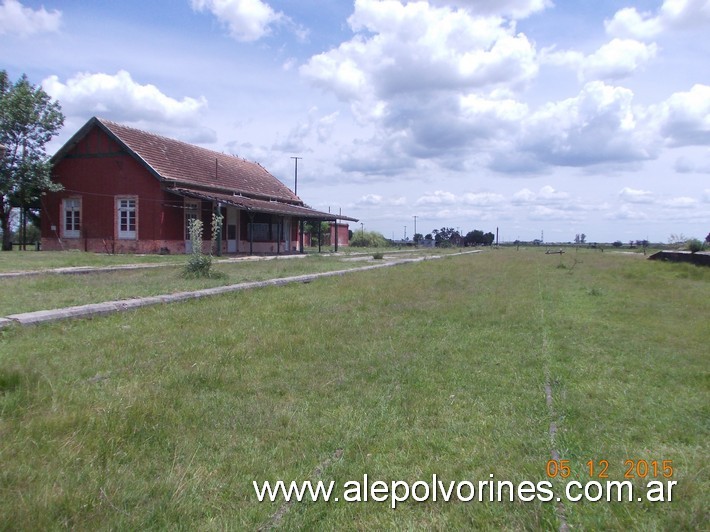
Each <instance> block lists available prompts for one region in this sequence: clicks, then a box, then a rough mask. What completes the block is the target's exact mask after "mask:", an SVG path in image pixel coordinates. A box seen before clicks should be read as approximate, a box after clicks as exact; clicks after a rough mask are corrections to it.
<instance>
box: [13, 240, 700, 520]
mask: <svg viewBox="0 0 710 532" xmlns="http://www.w3.org/2000/svg"><path fill="white" fill-rule="evenodd" d="M263 264H268V263H263ZM708 316H710V269H708V268H704V269H703V268H698V267H694V266H690V265H688V264H665V263H656V262H651V261H645V260H643V259H642V258H641V257H638V256H627V255H619V254H613V253H608V252H606V253H598V252H592V251H587V250H580V251H579V252H570V253H567V254H565V255H563V256H561V257H560V256H550V255H544V251H543V250H539V249H538V250H534V249H523V248H521V249H520V251H516V250H515V249H506V250H498V251H489V252H485V253H479V254H474V255H466V256H458V257H447V258H444V259H441V260H438V261H426V262H421V263H417V264H407V265H402V266H398V267H395V268H387V269H383V270H376V271H370V272H362V273H357V274H353V275H349V276H345V277H342V278H329V279H323V280H318V281H314V282H312V283H310V284H307V285H303V284H299V285H289V286H285V287H278V288H276V287H274V288H264V289H258V290H254V291H251V292H243V293H238V294H230V295H226V296H219V297H215V298H210V299H205V300H199V301H192V302H188V303H181V304H175V305H171V306H161V307H151V308H146V309H141V310H138V311H135V312H128V313H124V314H120V315H112V316H108V317H102V318H96V319H92V320H84V321H68V322H62V323H57V324H53V325H43V326H37V327H32V328H20V327H11V328H8V329H4V330H0V465H1V466H2V467H0V529H53V528H64V527H70V528H76V529H96V528H106V529H108V528H113V529H145V528H151V529H156V528H161V529H162V528H171V529H175V528H177V529H183V528H190V529H201V530H203V529H204V530H210V529H220V530H221V529H246V530H254V529H258V528H260V527H263V528H270V527H272V526H274V527H282V528H283V529H286V530H292V529H324V530H334V529H338V530H340V529H342V530H373V529H435V530H449V529H511V530H519V529H557V528H558V527H559V526H560V515H563V518H564V519H565V520H566V522H567V523H568V524H569V525H570V527H572V528H573V529H612V530H628V529H633V530H671V529H672V530H700V529H707V528H708V524H709V523H710V521H709V519H710V518H709V516H708V506H707V499H708V493H710V473H709V472H708V467H707V463H708V460H709V459H710V451H709V447H708V441H710V439H709V436H710V434H709V433H710V430H709V429H710V396H709V393H708V392H709V390H710V387H709V379H708V369H709V367H710V366H709V364H708V361H709V360H708V359H709V356H708V347H709V346H710V327H708V325H707V324H708ZM546 384H547V385H549V388H550V390H551V397H552V405H551V406H548V405H547V403H546V389H545V388H546ZM551 422H554V423H555V424H556V426H557V433H556V435H555V437H554V438H552V437H551V436H550V423H551ZM553 448H554V449H556V450H557V451H559V453H560V458H561V459H564V460H569V465H570V467H571V471H572V475H571V477H570V478H568V479H567V480H571V479H575V480H579V481H580V482H586V481H587V480H590V476H589V474H588V472H586V468H587V465H586V464H587V462H588V461H590V460H592V461H593V462H594V463H595V464H598V463H600V462H601V461H603V460H607V461H608V462H609V468H608V474H609V478H610V479H616V480H622V479H623V476H624V473H625V471H626V467H625V461H627V460H634V461H635V463H638V461H640V460H646V461H647V462H648V463H652V462H653V461H657V462H659V463H661V462H662V461H663V460H670V461H671V463H672V467H673V477H672V480H674V481H677V485H676V486H675V488H674V491H673V500H672V502H657V503H649V502H637V501H633V502H625V503H610V502H604V501H601V502H594V503H591V502H577V503H572V502H564V503H562V505H561V508H560V509H558V506H557V504H555V503H553V502H541V501H533V502H520V501H516V502H469V503H464V502H442V501H437V502H433V501H428V502H415V501H408V502H403V503H400V504H399V505H398V507H397V509H396V510H392V509H391V508H390V506H389V502H379V503H378V502H372V501H370V502H361V503H346V502H342V501H341V502H329V503H325V502H323V501H319V502H305V501H304V502H297V503H293V504H290V505H286V504H284V503H283V501H282V500H279V501H276V502H273V503H270V502H263V503H260V502H258V501H257V498H256V495H255V492H254V489H253V487H252V482H253V481H257V482H259V483H261V482H263V481H266V480H269V481H275V480H279V479H281V480H286V481H291V480H297V481H302V480H306V479H311V480H324V481H331V480H333V481H335V482H336V483H337V484H336V485H337V486H343V485H344V484H345V483H346V482H348V481H352V480H360V481H361V480H362V478H363V475H364V474H367V475H368V476H369V478H370V479H372V480H375V479H377V480H384V481H386V482H391V481H393V480H403V481H408V482H410V483H413V482H415V481H418V480H424V481H429V480H430V479H431V477H432V475H433V474H436V475H437V476H438V477H439V478H440V479H442V480H444V481H445V482H448V481H464V480H469V481H475V482H477V481H478V480H489V479H490V475H491V474H493V475H494V478H495V479H498V480H509V481H511V482H514V483H519V482H522V481H524V480H528V481H532V482H539V481H544V480H547V476H546V464H547V462H548V460H549V459H550V456H551V454H550V453H551V450H552V449H553ZM636 476H637V477H638V475H636ZM645 480H648V478H646V479H641V478H635V479H634V480H633V483H634V486H638V487H639V489H640V486H641V485H642V484H643V483H644V482H645ZM660 480H666V479H662V478H661V479H660ZM562 484H563V482H562V481H560V479H554V486H555V489H556V490H558V489H561V486H562ZM337 490H338V488H336V491H337ZM556 492H557V491H556ZM340 494H341V495H342V490H341V491H340Z"/></svg>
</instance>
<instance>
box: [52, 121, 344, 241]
mask: <svg viewBox="0 0 710 532" xmlns="http://www.w3.org/2000/svg"><path fill="white" fill-rule="evenodd" d="M51 163H52V166H53V169H52V180H53V181H54V182H56V183H60V184H61V185H63V186H64V190H62V191H61V192H55V193H47V194H46V195H45V196H43V197H42V205H41V208H42V210H41V225H42V249H45V250H59V249H82V250H85V251H94V252H110V253H160V252H163V253H165V252H169V253H186V252H190V251H191V249H190V239H189V235H188V230H187V229H188V223H189V222H190V220H192V219H195V218H197V219H200V220H202V221H203V223H204V235H203V238H204V239H205V240H209V239H210V235H211V224H212V214H213V213H219V214H221V215H222V216H223V226H222V228H221V229H222V230H221V238H222V242H221V245H222V251H223V252H224V253H292V252H297V251H300V250H301V235H300V234H299V222H302V221H319V220H320V221H328V222H331V223H333V224H335V223H336V222H337V221H338V220H351V221H357V220H355V219H354V218H349V217H347V216H341V215H337V216H336V215H333V214H330V213H325V212H319V211H316V210H313V209H311V208H309V207H306V206H305V205H304V203H303V201H301V199H300V198H299V197H298V196H296V195H295V194H294V193H293V192H292V191H291V190H290V189H289V188H288V187H286V186H285V185H284V184H283V183H281V181H279V180H278V179H277V178H276V177H274V176H273V175H271V174H270V173H269V172H268V171H267V170H266V169H265V168H263V167H262V166H261V165H259V164H257V163H253V162H249V161H246V160H244V159H241V158H239V157H235V156H233V155H226V154H224V153H219V152H215V151H212V150H208V149H205V148H201V147H199V146H194V145H191V144H187V143H185V142H180V141H178V140H173V139H169V138H166V137H162V136H159V135H155V134H152V133H147V132H145V131H140V130H138V129H134V128H131V127H127V126H124V125H121V124H117V123H114V122H110V121H108V120H104V119H99V118H95V117H94V118H92V119H91V120H89V121H88V122H87V123H86V125H84V127H82V128H81V129H80V130H79V131H78V132H77V133H76V134H75V135H74V136H73V137H72V138H71V139H70V140H69V141H68V142H67V143H66V144H65V145H64V146H63V147H62V148H61V149H60V150H59V151H58V152H57V153H56V154H55V155H54V157H52V159H51ZM347 235H348V233H347V229H346V230H345V231H344V232H342V231H341V230H340V227H339V231H338V239H339V240H340V245H347V243H348V240H347Z"/></svg>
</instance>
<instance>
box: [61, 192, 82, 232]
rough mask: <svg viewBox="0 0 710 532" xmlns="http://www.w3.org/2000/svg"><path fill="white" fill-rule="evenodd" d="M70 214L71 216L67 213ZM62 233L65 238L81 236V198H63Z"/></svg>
mask: <svg viewBox="0 0 710 532" xmlns="http://www.w3.org/2000/svg"><path fill="white" fill-rule="evenodd" d="M68 214H69V217H67V215H68ZM61 227H62V235H63V236H64V238H80V237H81V198H65V199H64V200H62V226H61Z"/></svg>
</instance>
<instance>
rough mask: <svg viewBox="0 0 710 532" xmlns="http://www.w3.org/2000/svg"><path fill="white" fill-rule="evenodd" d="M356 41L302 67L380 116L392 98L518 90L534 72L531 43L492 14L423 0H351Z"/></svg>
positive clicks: (362, 111) (364, 114)
mask: <svg viewBox="0 0 710 532" xmlns="http://www.w3.org/2000/svg"><path fill="white" fill-rule="evenodd" d="M348 23H349V24H350V26H351V28H352V29H353V31H354V32H355V33H356V35H355V37H354V38H353V39H351V40H349V41H347V42H344V43H342V44H341V45H340V46H339V47H338V48H335V49H332V50H330V51H328V52H324V53H322V54H319V55H316V56H313V57H312V58H311V59H310V60H309V61H308V62H307V63H306V64H305V65H303V66H302V67H301V69H300V72H301V74H302V75H303V76H304V77H306V78H308V79H310V80H311V81H312V82H313V83H314V84H315V85H317V86H320V87H322V88H324V89H326V90H329V91H332V92H333V93H334V94H336V95H337V96H338V97H339V98H341V99H343V100H345V101H348V102H349V103H351V104H352V106H353V110H354V111H355V112H356V114H357V115H358V116H359V117H360V118H361V119H368V118H370V119H378V118H381V117H382V116H383V115H384V113H386V112H387V106H388V105H389V103H390V101H391V100H392V99H395V98H397V97H400V96H404V95H410V96H411V95H417V94H420V95H421V94H426V93H427V92H432V91H433V92H436V91H452V90H466V89H467V88H468V89H472V88H482V87H491V88H492V87H495V86H497V85H501V84H504V85H506V86H507V87H511V86H515V85H523V84H525V83H527V82H529V81H530V80H531V79H532V78H533V77H534V76H535V75H536V73H537V66H538V65H537V61H536V55H535V49H534V46H533V44H532V43H531V42H530V41H529V40H528V39H527V37H526V36H525V35H524V34H522V33H518V34H516V33H515V31H514V27H513V26H511V25H507V24H505V23H504V21H503V19H501V18H500V17H494V16H486V17H480V16H473V15H471V14H470V13H468V12H465V11H462V10H457V9H452V8H451V7H436V6H433V5H430V4H428V3H426V2H412V3H406V4H402V3H400V2H399V1H397V0H386V1H382V2H381V1H375V0H356V2H355V11H354V13H353V14H352V15H351V17H350V18H349V19H348Z"/></svg>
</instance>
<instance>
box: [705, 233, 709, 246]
mask: <svg viewBox="0 0 710 532" xmlns="http://www.w3.org/2000/svg"><path fill="white" fill-rule="evenodd" d="M705 242H707V243H708V244H710V233H708V236H706V237H705Z"/></svg>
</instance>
